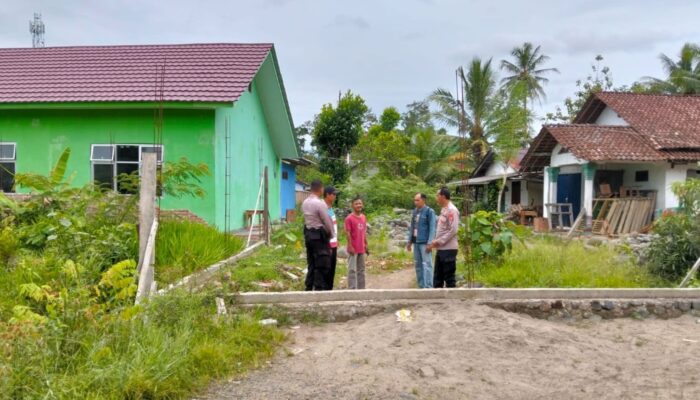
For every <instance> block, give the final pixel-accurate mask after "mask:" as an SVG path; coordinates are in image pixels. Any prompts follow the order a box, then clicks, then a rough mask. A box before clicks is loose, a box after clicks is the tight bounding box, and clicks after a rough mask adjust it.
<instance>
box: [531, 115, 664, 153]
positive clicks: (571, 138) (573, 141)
mask: <svg viewBox="0 0 700 400" xmlns="http://www.w3.org/2000/svg"><path fill="white" fill-rule="evenodd" d="M542 130H543V131H545V130H546V131H547V132H549V133H550V134H551V135H552V136H553V137H554V138H555V139H556V141H557V142H558V143H560V144H561V145H562V146H565V147H566V148H567V149H569V151H571V153H572V154H573V155H575V156H576V157H577V158H579V159H584V160H589V161H608V160H620V161H657V160H664V159H665V158H664V157H663V155H661V154H660V153H659V152H658V151H656V150H655V149H654V148H653V147H652V146H651V145H650V144H649V143H648V142H647V141H646V140H644V139H643V138H641V137H640V135H639V133H637V132H635V130H634V129H633V128H631V127H626V126H607V125H593V124H571V125H545V126H544V127H543V128H542Z"/></svg>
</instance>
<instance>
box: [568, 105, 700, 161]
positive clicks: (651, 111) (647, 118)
mask: <svg viewBox="0 0 700 400" xmlns="http://www.w3.org/2000/svg"><path fill="white" fill-rule="evenodd" d="M600 103H602V104H600ZM604 105H606V106H608V107H610V108H611V109H613V110H614V111H615V112H616V113H617V114H618V115H619V116H620V117H621V118H622V119H624V120H625V121H626V122H627V123H628V124H630V126H632V127H634V129H635V130H636V131H637V132H639V133H641V134H643V135H645V136H647V137H648V138H649V140H650V142H651V144H652V145H653V146H654V148H656V149H689V148H700V96H692V95H687V96H680V95H661V94H637V93H623V92H602V93H597V94H595V95H594V96H593V97H592V98H591V99H589V101H588V102H587V103H586V105H585V106H584V108H583V109H582V110H581V113H579V115H578V116H577V118H576V120H575V122H582V123H592V122H594V121H595V119H596V118H597V117H598V115H600V112H601V111H602V109H603V108H604V107H602V106H604Z"/></svg>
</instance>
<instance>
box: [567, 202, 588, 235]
mask: <svg viewBox="0 0 700 400" xmlns="http://www.w3.org/2000/svg"><path fill="white" fill-rule="evenodd" d="M585 217H586V209H585V208H582V209H581V211H580V212H579V213H578V217H576V221H574V223H573V224H571V230H570V231H569V233H567V234H566V238H567V239H571V238H572V237H573V236H574V231H575V230H576V228H578V226H579V225H581V221H583V220H584V219H585Z"/></svg>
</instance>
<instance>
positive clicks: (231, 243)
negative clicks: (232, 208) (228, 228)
mask: <svg viewBox="0 0 700 400" xmlns="http://www.w3.org/2000/svg"><path fill="white" fill-rule="evenodd" d="M243 246H244V243H243V240H242V239H240V238H238V237H235V236H233V235H230V234H226V233H223V232H219V231H218V230H217V229H216V228H214V227H211V226H208V225H204V224H200V223H196V222H190V221H177V220H164V221H162V222H161V224H160V225H159V226H158V236H157V237H156V281H158V282H162V283H172V282H175V281H176V280H178V279H180V278H183V277H185V276H187V275H190V274H192V273H193V272H195V271H197V270H199V269H201V268H204V267H208V266H209V265H212V264H214V263H216V262H218V261H221V260H224V259H226V258H229V257H231V256H232V255H234V254H236V253H238V252H239V251H241V250H242V249H243Z"/></svg>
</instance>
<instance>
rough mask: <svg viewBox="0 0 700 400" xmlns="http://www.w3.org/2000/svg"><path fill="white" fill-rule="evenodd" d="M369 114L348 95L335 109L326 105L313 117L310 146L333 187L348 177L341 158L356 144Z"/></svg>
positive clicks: (352, 95) (358, 99)
mask: <svg viewBox="0 0 700 400" xmlns="http://www.w3.org/2000/svg"><path fill="white" fill-rule="evenodd" d="M368 111H369V109H368V108H367V105H366V104H365V101H364V99H362V97H360V96H359V95H355V94H353V93H352V92H350V91H347V92H346V93H345V95H343V96H342V97H341V98H340V100H339V101H338V104H337V106H336V107H333V105H332V104H326V105H324V106H323V108H322V109H321V113H320V114H319V115H317V116H316V121H315V123H314V129H313V142H312V143H313V145H314V146H316V147H317V149H318V150H319V153H320V156H321V160H320V163H319V167H320V170H321V172H323V173H327V174H329V175H331V176H332V177H333V182H334V183H336V184H340V183H343V182H345V181H346V180H347V179H348V177H349V176H350V171H349V168H348V166H347V165H346V164H345V163H344V160H343V158H344V157H345V156H346V155H347V154H348V153H349V152H350V150H351V149H352V148H353V147H354V146H355V145H356V144H357V142H358V141H359V139H360V134H361V133H362V124H363V122H364V118H365V115H366V114H367V112H368Z"/></svg>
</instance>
